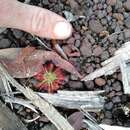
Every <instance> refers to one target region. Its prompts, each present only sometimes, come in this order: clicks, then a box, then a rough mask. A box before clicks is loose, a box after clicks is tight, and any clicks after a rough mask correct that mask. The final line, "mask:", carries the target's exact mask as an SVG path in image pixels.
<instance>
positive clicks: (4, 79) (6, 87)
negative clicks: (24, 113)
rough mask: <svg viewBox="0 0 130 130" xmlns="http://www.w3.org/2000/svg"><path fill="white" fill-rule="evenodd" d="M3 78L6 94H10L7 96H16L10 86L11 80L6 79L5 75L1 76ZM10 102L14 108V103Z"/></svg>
mask: <svg viewBox="0 0 130 130" xmlns="http://www.w3.org/2000/svg"><path fill="white" fill-rule="evenodd" d="M1 80H2V82H3V86H4V88H5V92H6V95H7V96H8V97H7V98H8V99H9V98H10V97H14V96H13V94H12V89H11V87H10V84H9V82H8V81H7V80H6V78H5V77H3V76H1ZM4 98H5V97H4ZM9 103H10V106H11V108H12V109H13V104H12V102H10V101H9Z"/></svg>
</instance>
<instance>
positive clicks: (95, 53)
mask: <svg viewBox="0 0 130 130" xmlns="http://www.w3.org/2000/svg"><path fill="white" fill-rule="evenodd" d="M102 52H103V50H102V48H101V47H100V46H97V47H96V48H95V49H94V50H93V54H94V56H100V55H101V54H102Z"/></svg>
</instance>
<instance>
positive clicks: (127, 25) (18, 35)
mask: <svg viewBox="0 0 130 130" xmlns="http://www.w3.org/2000/svg"><path fill="white" fill-rule="evenodd" d="M29 4H31V5H37V6H41V7H45V8H47V9H49V10H52V11H54V12H56V13H57V14H60V15H63V11H68V12H70V13H71V14H72V15H73V16H74V17H79V16H81V15H84V16H85V17H86V18H79V19H77V20H74V21H73V22H71V23H72V26H73V34H72V36H71V37H70V38H68V39H66V40H63V41H58V42H59V43H63V44H61V46H62V47H63V48H64V49H65V52H66V54H67V55H69V56H68V58H69V61H70V62H71V63H72V64H73V65H74V66H75V67H76V68H77V69H78V71H79V72H81V73H82V75H84V76H85V75H86V74H89V73H91V72H93V71H94V70H95V69H99V68H101V62H103V61H105V60H107V59H108V58H110V57H111V56H113V55H114V52H115V51H116V50H117V49H118V48H119V47H121V45H122V44H123V43H124V42H126V41H129V40H130V30H129V29H130V0H93V1H92V0H86V1H85V0H79V1H78V0H68V1H65V0H43V1H39V0H30V2H29ZM122 31H123V32H122ZM116 32H118V33H116ZM29 36H30V35H29V34H27V33H25V32H23V31H20V30H16V29H7V30H6V31H5V32H3V33H2V34H1V35H0V48H1V49H2V48H8V47H19V46H20V47H23V46H27V44H25V43H26V42H27V41H28V43H35V41H33V40H32V38H30V37H29ZM44 41H45V42H46V43H47V44H48V45H49V46H51V45H50V43H51V42H50V41H49V40H44ZM31 45H32V46H36V44H31ZM75 52H76V53H75ZM74 55H77V56H74ZM65 79H66V81H65V85H63V87H62V89H67V90H84V91H87V90H91V91H92V90H96V89H98V90H105V96H106V98H107V99H106V103H105V105H104V109H103V112H104V115H105V116H104V117H103V119H102V120H101V119H100V116H99V117H98V118H99V119H100V120H101V122H103V123H107V124H113V123H114V124H115V125H119V124H121V125H123V124H122V123H120V122H119V121H117V120H114V121H113V114H112V111H113V109H115V108H118V106H120V105H123V106H124V105H126V104H130V100H128V99H129V97H128V96H127V95H124V94H123V86H122V83H121V80H122V76H121V73H120V72H119V71H118V72H117V73H115V74H114V75H112V76H105V77H99V78H96V79H95V80H93V81H87V82H80V80H79V79H78V78H77V77H75V76H74V75H70V74H68V73H67V74H66V76H65ZM62 110H63V109H60V111H62ZM16 113H18V114H19V115H21V116H22V117H24V118H26V116H28V117H29V118H31V117H30V115H31V114H30V113H31V112H30V113H27V112H26V111H25V110H24V109H22V110H21V112H18V108H17V110H16ZM62 113H63V115H70V114H71V113H72V112H70V111H67V112H66V111H64V110H63V111H62ZM21 116H20V117H21ZM44 126H45V122H44V121H39V120H37V121H35V123H34V122H32V123H30V124H28V128H29V129H30V130H39V129H42V128H44Z"/></svg>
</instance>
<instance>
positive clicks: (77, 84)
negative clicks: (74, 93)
mask: <svg viewBox="0 0 130 130" xmlns="http://www.w3.org/2000/svg"><path fill="white" fill-rule="evenodd" d="M69 87H70V88H72V89H81V88H82V87H83V83H82V82H79V81H69Z"/></svg>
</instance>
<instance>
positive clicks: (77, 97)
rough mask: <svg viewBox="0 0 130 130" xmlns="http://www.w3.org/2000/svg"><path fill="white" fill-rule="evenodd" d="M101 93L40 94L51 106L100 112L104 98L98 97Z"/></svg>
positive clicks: (66, 92) (59, 92)
mask: <svg viewBox="0 0 130 130" xmlns="http://www.w3.org/2000/svg"><path fill="white" fill-rule="evenodd" d="M101 92H102V91H100V92H93V93H92V92H79V91H77V92H76V91H74V93H73V92H69V91H58V93H56V94H47V93H38V94H39V95H40V96H41V97H42V98H44V99H45V100H47V101H48V102H50V103H51V104H53V105H55V106H58V107H63V108H69V109H80V108H81V107H82V108H84V109H86V110H88V111H93V110H94V111H99V110H101V109H102V108H103V105H104V102H105V100H104V97H102V96H100V95H98V94H99V93H101Z"/></svg>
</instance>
